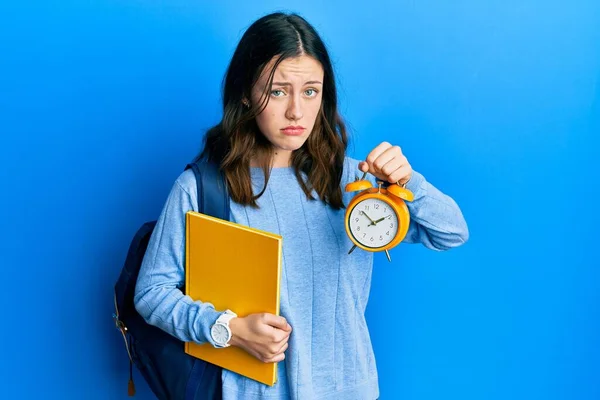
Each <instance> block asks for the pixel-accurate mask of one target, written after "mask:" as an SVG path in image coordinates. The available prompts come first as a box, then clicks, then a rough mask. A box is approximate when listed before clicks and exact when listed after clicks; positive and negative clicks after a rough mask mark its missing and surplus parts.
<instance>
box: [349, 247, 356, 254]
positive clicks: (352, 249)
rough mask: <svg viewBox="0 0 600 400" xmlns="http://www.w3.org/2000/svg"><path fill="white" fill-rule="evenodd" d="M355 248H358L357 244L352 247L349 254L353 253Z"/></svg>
mask: <svg viewBox="0 0 600 400" xmlns="http://www.w3.org/2000/svg"><path fill="white" fill-rule="evenodd" d="M355 248H356V245H354V246H352V248H351V249H350V251H349V252H348V254H350V253H352V252H353V251H354V249H355Z"/></svg>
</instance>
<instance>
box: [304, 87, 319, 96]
mask: <svg viewBox="0 0 600 400" xmlns="http://www.w3.org/2000/svg"><path fill="white" fill-rule="evenodd" d="M304 93H305V94H306V95H307V96H308V97H314V96H316V95H317V91H316V90H315V89H307V90H305V91H304Z"/></svg>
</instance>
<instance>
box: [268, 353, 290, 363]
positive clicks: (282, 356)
mask: <svg viewBox="0 0 600 400" xmlns="http://www.w3.org/2000/svg"><path fill="white" fill-rule="evenodd" d="M283 360H285V353H280V354H277V355H276V356H275V357H273V358H269V359H266V360H263V361H264V362H265V363H276V362H281V361H283Z"/></svg>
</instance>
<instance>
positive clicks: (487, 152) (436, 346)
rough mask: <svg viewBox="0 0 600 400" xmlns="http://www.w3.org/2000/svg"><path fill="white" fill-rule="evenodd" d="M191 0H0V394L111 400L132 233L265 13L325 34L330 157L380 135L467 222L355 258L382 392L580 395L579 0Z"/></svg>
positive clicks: (591, 211)
mask: <svg viewBox="0 0 600 400" xmlns="http://www.w3.org/2000/svg"><path fill="white" fill-rule="evenodd" d="M206 3H207V4H200V2H194V1H184V0H172V1H154V2H150V1H146V2H144V1H109V0H95V1H86V2H82V1H60V2H58V1H46V2H37V3H36V2H31V1H10V2H9V1H3V2H1V3H0V160H1V168H0V182H1V190H2V196H0V221H1V222H0V224H1V228H2V229H1V230H0V235H1V240H0V246H1V247H0V257H1V258H0V262H1V267H2V271H3V273H4V276H3V279H2V286H3V288H2V290H1V291H0V296H2V299H1V300H2V304H3V315H2V330H1V331H2V333H1V335H2V336H1V337H0V340H1V341H2V346H1V350H0V352H1V353H0V354H1V355H0V363H1V371H0V373H1V376H2V379H0V381H1V384H0V397H1V398H34V397H35V398H40V397H46V396H47V397H58V398H87V399H125V398H126V388H127V376H128V362H127V358H126V353H125V350H124V348H123V346H122V339H121V337H120V336H119V334H118V332H117V331H116V330H115V329H114V326H113V323H112V319H111V314H112V297H111V296H112V285H113V283H114V281H115V279H116V278H117V275H118V273H119V270H120V268H121V265H122V262H123V260H124V257H125V255H126V251H127V247H128V245H129V242H130V239H131V237H132V235H133V233H134V232H135V230H136V229H137V227H138V226H139V225H140V224H141V223H142V222H144V221H147V220H151V219H155V218H156V217H157V215H158V213H159V212H160V209H161V208H162V204H163V202H164V200H165V197H166V195H167V193H168V191H169V189H170V187H171V184H172V182H173V180H174V179H175V178H176V177H177V175H178V174H179V173H180V172H181V170H182V168H183V166H184V164H185V163H186V162H187V161H188V160H190V159H191V158H192V157H193V156H194V155H195V154H196V152H197V150H198V149H199V146H200V143H201V136H202V133H203V132H204V130H205V129H207V128H208V127H210V126H212V125H213V124H215V123H216V122H217V121H218V119H219V116H220V83H221V79H222V77H223V74H224V72H225V68H226V66H227V63H228V61H229V58H230V57H231V55H232V52H233V50H234V47H235V45H236V43H237V40H239V38H240V37H241V34H242V32H243V30H244V29H245V28H246V27H247V26H248V25H249V24H250V23H251V22H252V21H253V20H255V19H256V18H258V17H260V16H262V15H263V14H265V13H267V12H271V11H274V10H277V9H286V10H294V11H298V12H300V13H301V14H303V15H304V16H305V17H307V18H308V20H309V21H311V22H312V23H313V24H314V25H315V26H316V27H317V29H318V30H319V31H320V33H321V34H322V36H323V38H324V39H325V40H326V42H327V44H328V45H329V47H330V50H331V55H332V58H333V60H334V62H335V68H336V71H337V73H338V80H339V82H340V98H341V111H342V112H343V115H344V116H345V117H346V118H347V120H348V122H349V125H350V127H351V132H352V138H353V141H352V147H351V148H350V154H351V155H353V156H355V157H357V158H362V157H365V156H366V154H367V153H368V152H369V150H370V149H371V148H372V147H374V146H375V145H376V144H378V143H379V142H381V141H383V140H388V141H391V142H393V143H394V144H399V145H401V146H402V148H403V150H404V152H405V154H406V155H407V157H408V159H409V161H410V162H411V164H412V165H413V167H414V168H415V169H416V170H418V171H420V172H421V173H423V174H424V175H425V176H426V177H427V179H428V180H429V181H430V182H432V183H433V184H434V185H436V186H437V187H439V188H440V189H441V190H442V191H444V192H446V193H448V194H449V195H451V196H452V197H453V198H454V199H456V201H457V202H458V203H459V205H460V206H461V208H462V210H463V212H464V215H465V217H466V219H467V221H468V223H469V228H470V233H471V239H470V241H469V242H468V244H467V245H465V246H463V247H461V248H458V249H454V250H451V251H449V252H445V253H436V252H433V251H429V250H427V249H425V248H424V247H422V246H418V245H414V246H410V245H401V246H399V247H397V248H396V249H394V250H393V251H392V257H393V262H392V263H391V264H390V263H388V262H387V260H386V259H385V256H382V255H381V254H377V255H376V265H375V273H374V282H373V287H372V292H371V293H372V294H371V301H370V304H369V308H368V322H369V326H370V329H371V332H372V338H373V342H374V346H375V351H376V357H377V361H378V368H379V374H380V387H381V397H382V399H384V400H385V399H410V400H426V399H462V400H466V399H544V400H548V399H579V400H583V399H598V398H600V379H599V374H600V322H599V321H600V306H599V304H600V273H599V271H598V267H599V266H600V262H599V256H598V248H597V246H598V245H597V241H598V233H597V229H596V228H597V227H598V225H599V224H600V217H599V213H598V211H597V204H598V195H599V193H598V186H599V182H600V179H599V178H600V177H599V175H600V174H599V172H600V168H598V165H597V162H596V160H595V159H594V158H595V157H594V156H595V154H596V152H597V149H598V146H599V145H600V141H599V140H598V135H599V133H600V85H599V80H600V4H599V3H598V2H597V1H575V0H574V1H570V2H567V1H562V2H560V1H551V0H544V1H542V0H535V1H531V0H530V1H527V0H520V1H512V0H509V1H477V0H464V1H452V2H442V1H437V2H436V1H429V0H423V1H418V2H415V1H406V0H405V1H394V2H392V1H389V2H384V1H381V2H377V3H375V2H366V3H367V4H368V5H360V4H358V3H357V4H355V5H352V6H350V5H349V4H348V3H347V2H341V1H330V2H325V3H326V4H320V3H321V2H320V1H303V2H296V3H294V2H287V3H282V2H271V1H264V2H261V3H260V4H257V3H256V2H251V1H239V2H225V4H219V5H217V4H213V3H216V2H206ZM361 3H362V2H361ZM567 3H569V4H567ZM136 382H137V386H138V393H139V394H138V398H139V399H148V398H151V395H150V393H149V390H148V388H147V387H146V385H145V383H144V382H143V380H142V379H141V377H140V375H139V374H137V372H136Z"/></svg>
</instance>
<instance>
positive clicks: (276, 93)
mask: <svg viewBox="0 0 600 400" xmlns="http://www.w3.org/2000/svg"><path fill="white" fill-rule="evenodd" d="M283 95H284V93H283V90H271V96H275V97H281V96H283Z"/></svg>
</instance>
